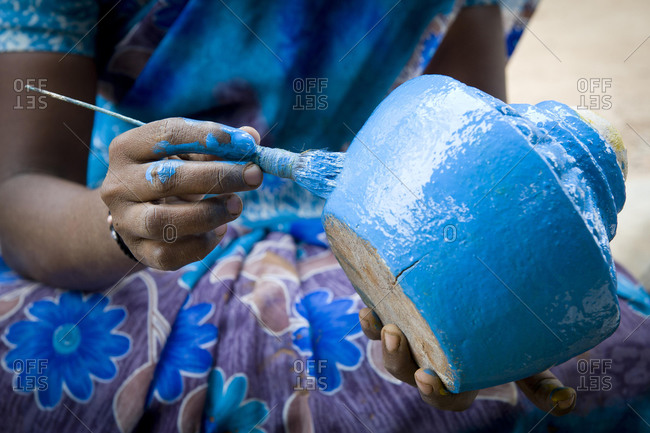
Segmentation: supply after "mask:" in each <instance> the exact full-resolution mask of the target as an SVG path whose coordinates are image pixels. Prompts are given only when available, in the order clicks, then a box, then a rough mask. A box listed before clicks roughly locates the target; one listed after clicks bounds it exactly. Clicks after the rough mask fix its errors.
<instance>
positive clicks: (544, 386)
mask: <svg viewBox="0 0 650 433" xmlns="http://www.w3.org/2000/svg"><path fill="white" fill-rule="evenodd" d="M517 385H518V386H519V388H520V389H521V390H522V391H523V393H524V394H525V395H526V397H528V399H529V400H530V401H531V402H532V403H533V404H534V405H535V406H537V407H538V408H539V409H541V410H543V411H545V412H550V413H551V414H552V415H555V416H562V415H566V414H568V413H569V412H571V411H572V410H573V408H574V407H575V405H576V400H577V394H576V391H575V390H574V389H573V388H569V387H566V386H564V385H563V384H562V382H560V380H559V379H558V378H557V377H556V376H555V375H554V374H553V373H551V371H550V370H546V371H543V372H541V373H538V374H535V375H533V376H530V377H528V378H526V379H522V380H518V381H517Z"/></svg>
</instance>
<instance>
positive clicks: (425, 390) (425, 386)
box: [415, 372, 433, 395]
mask: <svg viewBox="0 0 650 433" xmlns="http://www.w3.org/2000/svg"><path fill="white" fill-rule="evenodd" d="M418 373H419V372H416V373H415V384H416V385H417V386H418V389H419V390H420V392H421V393H422V394H424V395H431V394H433V385H431V384H429V383H427V382H423V381H422V380H421V379H420V377H418Z"/></svg>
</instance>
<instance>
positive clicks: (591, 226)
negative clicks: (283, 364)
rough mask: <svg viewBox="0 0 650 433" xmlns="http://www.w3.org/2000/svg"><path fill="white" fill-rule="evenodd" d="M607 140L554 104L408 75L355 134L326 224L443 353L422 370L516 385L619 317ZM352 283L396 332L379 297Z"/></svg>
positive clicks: (446, 379) (454, 385)
mask: <svg viewBox="0 0 650 433" xmlns="http://www.w3.org/2000/svg"><path fill="white" fill-rule="evenodd" d="M537 114H539V116H537ZM607 147H608V145H607V144H605V143H604V142H603V140H602V139H601V138H600V136H599V135H598V134H597V133H595V131H594V130H593V128H591V127H589V126H588V125H587V124H586V123H584V122H583V121H582V120H581V119H580V118H579V117H578V116H577V115H576V114H575V112H573V111H572V110H571V109H569V108H568V107H566V106H563V105H561V104H557V103H542V104H538V105H536V106H533V107H531V106H525V107H524V106H514V107H511V106H508V105H506V104H504V103H503V102H501V101H499V100H497V99H495V98H493V97H491V96H489V95H487V94H485V93H483V92H481V91H479V90H477V89H474V88H471V87H468V86H465V85H463V84H461V83H459V82H457V81H455V80H453V79H451V78H448V77H443V76H431V75H429V76H422V77H418V78H415V79H413V80H410V81H408V82H406V83H405V84H403V85H402V86H400V87H398V88H397V89H396V90H394V91H393V92H392V93H391V94H390V95H389V96H388V97H387V98H386V99H385V100H384V101H383V102H382V103H381V104H380V105H379V106H378V107H377V109H376V110H375V111H374V113H373V114H372V116H371V117H370V118H369V120H368V121H367V122H366V124H365V125H364V126H363V128H362V129H361V131H360V132H359V133H358V134H357V136H356V138H355V140H354V141H353V142H352V143H351V145H350V147H349V150H348V155H347V157H346V161H345V164H344V167H343V171H342V172H341V174H340V176H339V178H338V179H337V182H338V185H337V187H336V188H335V189H334V191H333V192H332V194H331V195H330V197H329V199H328V200H327V202H326V204H325V209H324V211H323V219H324V221H325V222H327V221H328V219H329V218H334V219H336V220H338V221H340V222H342V223H344V224H345V225H346V226H348V227H349V228H350V229H351V230H352V231H353V232H354V233H355V234H356V235H358V236H359V237H360V238H361V239H362V240H365V241H367V242H368V243H369V244H370V246H372V248H374V249H376V253H377V255H378V256H379V257H380V259H381V260H383V262H384V263H385V266H386V268H387V270H388V271H390V273H391V274H392V275H393V276H394V277H395V278H396V279H398V282H399V284H400V286H401V287H402V289H403V292H404V294H405V295H406V297H407V299H408V300H410V301H411V302H412V303H413V305H414V306H415V308H416V309H417V311H418V312H419V313H420V315H421V316H422V318H423V320H424V323H425V324H428V326H429V328H430V329H431V332H433V334H434V335H435V337H436V340H437V341H438V343H439V346H440V349H441V351H442V353H443V354H444V356H445V357H446V358H447V359H446V364H445V366H440V365H439V366H437V367H440V368H434V367H436V366H434V365H422V364H420V365H421V366H422V367H423V368H433V369H434V370H436V371H437V372H438V373H439V376H440V378H441V379H442V380H443V383H444V384H445V386H446V388H447V389H448V390H450V391H452V392H462V391H467V390H473V389H480V388H486V387H490V386H494V385H497V384H501V383H506V382H509V381H513V380H518V379H521V378H524V377H527V376H530V375H532V374H535V373H538V372H540V371H543V370H545V369H546V368H548V367H550V366H552V365H556V364H559V363H561V362H564V361H566V360H567V359H569V358H571V357H573V356H575V355H577V354H580V353H583V352H585V351H587V350H589V349H590V348H592V347H594V346H595V345H596V344H598V343H599V342H601V341H602V340H604V339H605V338H607V337H608V336H609V335H611V333H612V332H613V331H614V330H615V329H616V327H617V326H618V321H619V310H618V304H617V299H616V280H615V276H614V273H613V267H612V263H611V260H610V258H611V252H610V250H609V245H608V242H607V240H608V239H609V237H608V236H611V235H612V234H613V233H612V232H611V231H610V228H611V227H610V225H611V224H615V220H616V212H617V211H618V210H620V207H621V206H622V203H623V202H624V199H625V193H624V188H623V184H622V175H621V173H620V169H619V168H618V166H617V165H616V159H615V155H614V153H613V152H611V151H608V150H607ZM396 149H398V150H397V151H396ZM326 226H327V224H326ZM450 228H451V230H450ZM450 233H451V234H450ZM332 240H335V239H331V241H332ZM341 242H344V241H343V240H342V241H341ZM333 245H334V244H333ZM339 259H340V260H341V259H342V260H343V261H345V257H343V258H340V257H339ZM362 275H363V274H362ZM368 284H370V283H368ZM358 285H359V286H361V287H359V288H360V289H361V291H363V292H366V290H365V289H367V293H366V295H365V296H369V294H374V295H375V298H372V297H371V301H372V302H373V303H374V304H375V305H376V306H377V309H378V311H379V313H380V315H382V318H383V319H384V323H396V324H397V325H398V326H400V320H399V319H400V318H394V317H393V318H391V317H388V316H386V315H387V314H390V312H389V310H388V308H386V309H382V306H383V303H382V299H381V296H385V292H381V291H377V290H374V291H373V290H372V289H371V288H370V287H369V286H368V287H366V288H364V287H363V286H362V284H358ZM380 295H381V296H380ZM369 297H370V296H369ZM390 320H394V321H393V322H390ZM405 320H406V319H405V318H401V321H402V324H403V325H404V326H401V327H402V329H406V328H407V326H406V323H404V321H405ZM407 337H408V336H407ZM416 349H417V348H416ZM445 368H446V369H447V373H445V374H440V373H441V372H443V373H444V371H443V370H444V369H445Z"/></svg>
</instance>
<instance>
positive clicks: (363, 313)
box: [359, 307, 383, 340]
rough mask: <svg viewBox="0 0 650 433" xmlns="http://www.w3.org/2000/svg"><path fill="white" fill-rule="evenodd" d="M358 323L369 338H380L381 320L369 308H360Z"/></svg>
mask: <svg viewBox="0 0 650 433" xmlns="http://www.w3.org/2000/svg"><path fill="white" fill-rule="evenodd" d="M359 323H360V324H361V329H362V330H363V333H364V334H366V337H368V338H369V339H371V340H379V339H381V328H382V326H383V325H382V324H381V320H379V317H377V314H376V313H375V312H374V311H373V310H372V309H370V308H367V307H366V308H362V309H361V310H360V311H359Z"/></svg>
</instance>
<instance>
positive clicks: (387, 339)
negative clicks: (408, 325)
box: [384, 332, 399, 352]
mask: <svg viewBox="0 0 650 433" xmlns="http://www.w3.org/2000/svg"><path fill="white" fill-rule="evenodd" d="M384 344H385V345H386V350H388V351H389V352H397V349H399V337H398V336H397V335H393V334H391V333H390V332H384Z"/></svg>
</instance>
